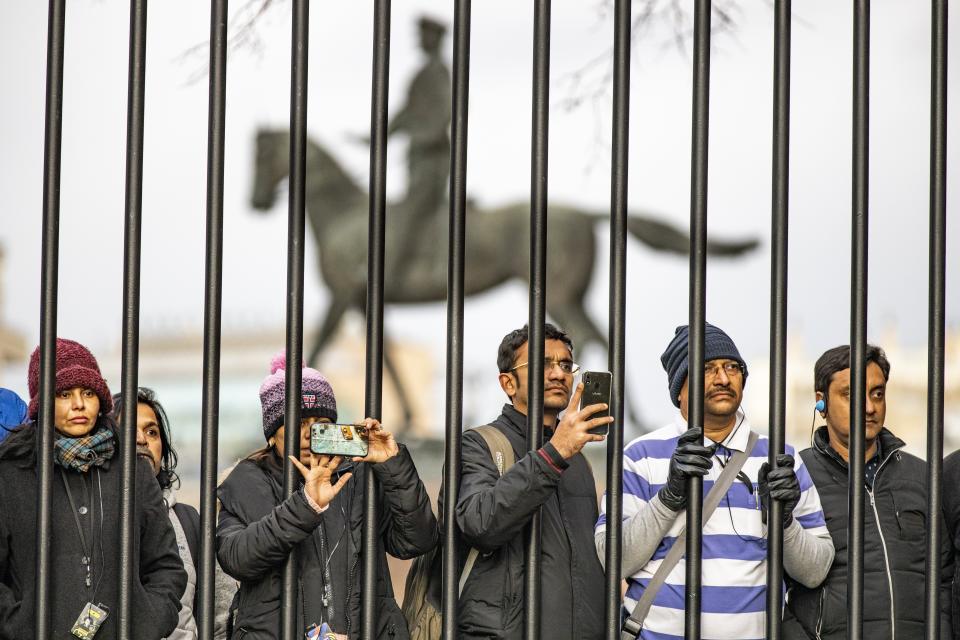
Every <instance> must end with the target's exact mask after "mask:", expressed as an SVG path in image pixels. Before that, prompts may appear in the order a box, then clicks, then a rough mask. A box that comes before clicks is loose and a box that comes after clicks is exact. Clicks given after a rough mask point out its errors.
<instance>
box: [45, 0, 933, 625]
mask: <svg viewBox="0 0 960 640" xmlns="http://www.w3.org/2000/svg"><path fill="white" fill-rule="evenodd" d="M930 4H931V9H932V22H931V24H932V51H931V103H930V104H931V107H930V109H931V112H930V123H931V124H930V230H929V240H930V270H929V292H930V296H929V311H928V314H929V333H928V335H929V365H928V367H929V373H928V375H929V378H928V385H929V387H928V395H927V398H928V404H927V443H928V444H927V460H928V465H929V466H928V468H929V477H928V486H929V488H930V489H929V497H928V504H927V517H928V519H929V518H932V517H935V514H937V513H938V512H939V511H940V508H941V490H940V476H941V470H942V460H941V458H942V453H943V402H944V319H945V271H946V259H945V254H946V141H947V138H946V128H947V108H946V107H947V105H946V101H947V1H946V0H932V1H931V3H930ZM146 5H147V2H146V0H132V1H131V12H130V16H131V17H130V57H129V90H128V119H127V172H126V217H125V220H126V224H125V235H124V238H125V240H124V247H125V252H124V286H123V291H124V300H123V316H124V324H123V350H122V385H123V388H124V389H132V388H136V386H137V354H138V333H139V327H138V321H139V269H140V218H141V215H140V214H141V193H142V177H143V114H144V103H145V97H144V72H145V67H146V59H145V43H146V34H147V24H146V16H147V11H146V9H147V6H146ZM550 5H551V3H550V0H536V2H535V18H534V24H535V29H534V34H533V46H534V68H533V82H532V88H533V116H532V117H533V134H532V141H531V147H532V150H531V207H530V228H531V245H530V294H529V301H530V311H529V323H530V341H529V353H530V357H529V362H530V376H529V380H530V388H529V398H530V403H529V405H530V406H529V409H530V415H529V424H530V431H529V434H528V445H529V447H530V448H531V449H537V448H539V447H540V445H541V442H542V438H543V430H542V426H541V425H542V412H543V408H542V399H543V349H544V342H543V336H544V333H543V331H544V329H543V326H544V321H545V296H546V285H547V283H546V260H547V237H548V228H547V226H548V211H547V193H548V185H547V145H548V140H549V135H548V107H549V77H550V64H549V59H550ZM64 9H65V0H50V12H49V22H48V25H49V31H48V45H47V47H48V48H47V96H46V121H45V140H44V149H45V155H44V187H43V188H44V193H43V238H42V245H43V246H42V285H41V286H42V303H41V323H40V336H41V337H40V344H41V350H40V354H41V360H40V362H41V366H40V399H41V411H40V418H41V419H40V423H39V427H40V434H39V443H40V452H39V456H38V464H39V487H40V493H39V505H38V516H37V580H36V603H37V618H36V637H38V638H46V637H49V636H50V629H51V627H50V612H51V605H52V603H51V601H50V599H49V585H50V580H51V576H52V575H53V574H52V571H51V543H50V541H51V534H52V532H51V515H50V500H51V480H52V477H53V456H52V450H53V448H52V441H53V410H52V409H53V397H54V394H53V392H52V391H53V388H54V372H55V349H54V343H55V336H56V321H57V256H58V223H59V209H60V201H59V187H60V147H61V110H62V100H63V60H64ZM852 9H853V11H854V79H853V88H852V89H853V96H854V101H853V200H852V214H851V223H852V230H853V233H852V238H853V243H852V248H851V270H850V271H851V294H850V298H851V318H850V344H851V347H852V364H853V366H852V367H851V380H852V396H853V397H854V398H859V399H860V401H859V402H854V403H852V426H853V427H854V428H852V430H851V431H852V439H851V446H850V451H851V464H850V478H851V482H850V494H849V500H850V509H849V513H850V521H849V539H850V544H849V559H848V562H849V566H850V571H849V584H848V597H849V612H848V634H849V635H848V637H850V638H853V639H859V638H860V637H861V635H862V620H863V513H864V511H863V510H864V483H863V477H864V457H863V452H864V429H865V409H864V403H863V398H864V396H865V365H864V362H865V361H864V354H865V345H866V318H867V315H866V314H867V276H868V271H867V257H868V248H867V232H868V202H869V199H868V188H867V187H868V183H867V177H868V157H869V156H868V146H867V145H868V137H869V136H868V134H869V122H868V113H869V108H868V107H869V59H870V58H869V54H870V52H869V35H870V29H869V11H870V3H869V0H854V1H853V3H852ZM308 10H309V2H308V0H293V25H292V31H293V40H292V53H291V95H290V181H289V194H290V195H289V222H288V225H289V226H288V271H287V360H286V362H287V369H286V381H287V382H286V384H287V387H286V391H287V400H286V416H287V420H288V421H292V422H293V423H296V422H298V421H299V416H300V400H299V394H298V393H296V390H297V389H298V388H299V386H300V380H301V373H300V368H299V366H298V364H299V363H300V362H301V360H302V352H303V276H304V227H305V210H304V189H305V160H306V118H307V47H308V35H309V34H308V28H307V25H308ZM470 10H471V2H470V0H455V26H454V56H453V60H454V65H453V105H452V108H453V121H452V147H451V159H450V166H451V172H450V217H449V234H450V242H449V258H448V309H447V326H448V334H447V379H446V398H447V405H446V406H447V410H446V454H445V472H444V482H445V483H446V486H447V487H448V490H447V491H446V494H445V503H444V506H445V509H444V512H445V514H446V519H445V522H444V530H443V537H444V546H443V581H444V585H443V594H444V595H443V614H444V623H443V632H444V637H445V638H449V639H452V638H455V637H456V633H457V583H458V571H459V566H458V555H457V551H458V550H457V548H456V532H457V529H456V520H455V517H454V513H455V508H454V507H455V501H456V496H457V488H458V483H459V471H460V442H461V440H460V434H461V431H462V427H463V425H462V413H463V411H462V390H463V333H464V321H463V304H464V303H463V301H464V286H463V282H464V262H465V261H464V245H465V236H466V234H467V233H468V231H469V230H468V229H467V228H466V219H465V210H466V176H467V129H468V127H467V115H468V109H467V105H468V96H469V86H470V82H469V68H470ZM711 10H712V7H711V2H710V0H695V17H694V25H695V31H694V36H693V49H694V57H693V89H694V91H693V122H692V126H693V138H692V140H693V144H692V152H691V194H690V228H691V240H690V278H689V280H690V292H689V308H690V318H689V321H690V327H691V341H690V345H691V347H690V356H689V358H690V366H689V389H690V392H689V393H690V398H691V399H692V403H691V406H690V413H689V417H690V420H689V421H690V423H691V424H700V423H702V420H703V393H704V378H703V372H704V369H703V358H704V318H705V312H706V228H707V174H708V167H707V145H708V140H709V132H708V120H709V95H710V40H711ZM614 15H615V21H614V37H613V42H614V47H613V51H614V62H613V70H614V71H613V135H612V140H613V145H612V158H613V163H612V172H611V204H610V209H611V216H610V225H611V240H610V242H611V246H610V295H609V299H610V325H609V335H610V345H611V346H610V353H609V367H610V370H611V371H612V372H613V374H614V375H613V379H614V389H613V399H612V403H611V404H612V415H613V416H614V418H615V422H614V425H613V427H612V428H611V430H610V437H609V439H608V445H607V446H608V451H607V461H608V465H607V488H608V492H607V504H606V512H607V517H608V520H607V522H608V525H607V532H606V537H607V539H606V562H605V566H606V567H607V580H606V589H605V595H606V606H605V612H606V637H607V638H608V639H610V640H613V639H615V638H618V637H619V619H620V583H621V576H620V571H619V567H620V550H621V549H620V545H621V542H620V541H621V514H622V504H621V503H622V486H621V474H622V451H623V415H624V386H623V379H624V360H625V357H624V353H625V352H624V346H625V307H626V235H627V231H626V213H627V175H628V173H627V150H628V137H629V136H628V133H629V103H630V45H631V3H630V1H629V0H616V2H615V10H614ZM774 23H775V28H774V34H773V35H774V43H775V46H774V51H775V58H774V79H775V82H774V109H773V133H774V135H773V175H772V223H771V225H772V226H771V228H772V260H771V278H770V283H771V313H770V318H771V321H770V322H771V327H770V329H771V330H770V335H771V338H770V353H771V384H770V415H769V422H770V426H771V432H770V443H771V444H770V454H769V455H770V459H769V461H770V464H771V466H775V464H776V455H777V454H778V453H781V452H783V450H784V441H785V435H784V422H785V420H784V417H785V395H786V394H785V378H786V356H785V353H786V303H787V265H788V260H787V233H788V229H789V225H788V194H789V181H788V175H789V132H790V116H789V104H790V37H791V30H790V24H791V2H790V0H777V1H776V3H775V20H774ZM389 52H390V0H376V1H375V19H374V28H373V54H374V55H373V60H374V63H373V77H372V82H373V99H372V104H371V136H370V139H371V142H372V144H371V151H370V209H369V262H368V292H367V304H366V311H367V362H366V372H367V375H366V414H367V415H369V416H371V417H374V418H378V417H379V416H380V412H381V389H382V356H383V300H384V290H383V287H384V284H383V283H384V277H383V270H384V233H385V208H386V190H385V187H386V160H385V159H386V133H387V132H386V123H387V87H388V77H389ZM226 55H227V0H212V1H211V21H210V67H209V68H210V76H209V78H210V79H209V93H210V98H209V128H208V131H209V138H208V159H207V170H208V173H207V223H206V227H207V242H206V275H205V278H206V279H205V283H206V285H205V312H204V347H203V350H204V365H203V381H204V382H203V423H202V424H203V433H202V442H203V445H202V463H201V483H202V491H201V506H200V512H201V523H202V537H201V549H200V554H199V556H200V557H199V566H198V572H197V573H198V579H199V586H198V588H199V594H200V595H199V602H200V612H199V613H200V616H199V619H200V621H201V623H202V624H201V627H200V637H201V638H203V639H204V640H210V639H211V638H212V637H213V615H212V614H213V606H214V596H213V581H214V578H213V576H214V562H215V555H216V554H215V546H214V545H215V538H214V529H215V524H216V523H215V513H216V510H215V498H214V496H215V489H216V460H217V431H218V413H219V378H220V361H219V358H220V319H221V282H222V246H223V175H224V163H225V158H224V133H225V129H226V122H225V86H226V73H227V65H226ZM291 390H294V393H291ZM135 402H136V396H135V395H133V394H124V407H123V411H122V415H123V424H122V432H123V433H124V436H125V437H124V439H123V447H122V455H121V458H122V464H123V492H122V501H121V518H120V523H119V526H120V528H121V546H120V549H119V553H120V557H121V562H120V566H121V567H122V568H123V570H122V571H121V574H120V576H119V593H120V601H119V607H118V609H119V611H117V613H116V615H117V618H118V620H119V637H120V638H122V639H124V640H129V639H130V638H131V616H132V615H133V613H134V612H132V611H131V589H130V585H131V584H132V580H133V579H134V576H133V575H132V567H133V563H132V562H131V561H130V559H131V555H132V552H133V548H134V546H133V534H134V532H133V522H134V520H133V518H132V517H130V514H131V513H132V510H133V497H134V473H133V470H134V459H135V454H136V450H135V433H136V423H135V419H136V418H135V416H136V410H135ZM297 437H298V434H297V431H296V430H288V431H287V433H286V447H287V450H294V449H296V448H297V447H298V444H297V442H296V438H297ZM368 471H369V470H368ZM294 474H295V470H294V468H293V467H292V466H291V463H290V462H289V461H287V462H286V469H285V474H284V491H285V493H286V495H289V494H290V493H291V492H292V491H293V488H294V487H295V475H294ZM375 492H376V486H375V483H374V479H373V477H372V474H368V477H367V484H366V495H365V496H364V501H365V514H366V515H365V521H364V533H363V545H364V553H363V556H364V563H363V568H362V576H363V577H362V585H363V594H364V597H363V599H362V619H361V623H362V624H361V637H364V638H372V637H375V635H376V633H375V629H376V622H377V621H376V610H375V608H374V598H373V597H370V596H372V595H373V594H374V592H375V591H374V590H375V585H376V575H375V572H376V564H375V553H374V550H375V547H376V532H377V518H378V514H377V510H376V499H375V498H376V493H375ZM689 496H690V499H689V504H690V506H689V509H688V512H687V531H688V532H689V535H688V538H687V564H686V567H687V570H686V589H687V596H686V616H685V625H686V633H685V635H686V638H688V639H696V638H699V637H700V631H699V630H700V582H701V566H700V561H701V544H702V539H701V525H702V522H701V521H702V512H701V501H702V481H701V480H700V479H695V480H691V481H690V487H689ZM781 508H782V505H780V504H778V503H776V502H774V503H773V505H772V506H771V511H772V513H771V516H770V517H771V518H772V519H773V520H772V521H774V522H776V521H779V518H780V513H779V511H780V509H781ZM927 524H928V526H927V564H926V616H925V617H926V621H927V623H926V625H927V626H926V637H927V638H928V639H929V640H935V639H937V638H939V637H940V630H939V624H940V616H939V615H938V611H939V602H938V600H939V588H938V585H939V583H940V572H941V568H940V561H939V558H938V555H937V549H938V548H939V545H940V530H939V527H938V526H936V525H935V524H934V523H932V522H930V521H929V520H928V523H927ZM769 536H770V537H769V545H768V563H767V568H768V579H767V583H768V585H773V587H772V588H768V589H767V630H766V634H767V637H768V638H779V637H780V624H779V619H780V611H781V610H782V606H783V598H782V592H781V589H780V587H779V585H780V584H781V583H782V578H783V567H782V559H783V556H782V553H783V549H782V544H783V540H782V531H780V530H779V529H778V528H777V527H771V528H770V533H769ZM539 567H540V522H539V518H534V519H533V521H532V522H531V524H530V526H529V528H528V531H527V545H526V561H525V568H526V577H525V588H524V595H525V602H526V606H525V625H524V636H525V638H527V639H528V640H539V638H540V617H539V606H538V604H539V602H540V589H541V585H540V575H539ZM296 581H297V575H296V562H295V559H294V558H292V557H291V558H290V560H288V562H287V564H286V565H285V568H284V573H283V589H282V601H283V605H282V608H283V611H284V615H283V618H282V637H283V639H284V640H292V639H293V638H296V637H299V636H298V630H297V629H296V628H295V626H296V625H295V622H296V620H295V606H292V605H291V603H293V602H294V601H295V593H296V592H295V588H296Z"/></svg>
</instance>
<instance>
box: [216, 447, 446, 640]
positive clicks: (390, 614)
mask: <svg viewBox="0 0 960 640" xmlns="http://www.w3.org/2000/svg"><path fill="white" fill-rule="evenodd" d="M364 471H365V469H364V464H360V465H357V467H356V468H355V469H354V475H353V477H352V478H351V479H350V480H349V481H348V483H347V485H346V486H345V487H344V489H343V490H342V491H341V492H340V493H339V494H337V497H336V498H334V500H333V502H331V503H330V505H329V507H328V508H327V509H326V510H325V511H324V512H323V513H322V514H317V513H316V512H315V511H314V510H313V509H312V508H311V507H310V505H309V504H308V503H307V500H306V497H305V496H304V495H303V492H302V489H301V490H300V491H297V492H296V493H294V494H293V495H292V496H291V497H290V498H288V499H286V500H282V499H281V496H282V491H283V475H282V469H281V467H280V465H279V463H276V462H269V461H266V460H265V461H262V462H260V463H257V462H253V461H251V460H244V461H242V462H240V463H239V464H238V465H237V466H236V468H235V469H234V470H233V471H232V472H231V473H230V475H229V476H228V477H227V479H226V480H225V481H224V482H223V484H222V485H220V488H219V489H218V492H217V494H218V497H219V498H220V504H221V510H220V518H219V523H218V526H217V558H218V559H219V561H220V566H221V567H223V570H224V571H225V572H226V573H227V574H228V575H230V576H233V577H234V578H236V579H237V580H239V581H240V593H239V596H238V597H239V600H238V605H239V606H238V610H237V617H236V621H235V623H234V634H233V638H235V639H240V638H243V639H247V640H252V639H267V638H270V639H273V638H278V637H279V635H280V631H279V629H280V585H281V575H282V570H283V563H284V561H285V560H286V558H287V556H288V555H289V553H290V551H291V550H292V549H294V548H295V547H296V548H297V550H298V551H299V557H300V573H299V575H300V584H299V589H298V591H299V594H300V595H299V598H298V603H297V620H298V624H299V625H300V627H299V628H300V629H301V630H303V629H305V628H306V627H307V626H309V625H310V624H312V623H316V624H318V625H319V624H320V623H321V621H326V622H329V623H330V626H331V628H333V630H334V631H336V632H337V633H343V634H347V635H349V636H350V638H359V637H360V595H361V594H360V592H361V573H362V567H361V562H360V560H361V552H362V537H361V536H362V532H363V494H364V485H365V480H364V477H365V473H364ZM373 471H374V474H375V475H376V477H377V480H379V484H380V491H379V496H380V499H379V503H380V511H379V514H380V537H379V539H378V545H377V546H378V548H377V564H378V569H377V603H378V607H377V625H378V626H377V629H378V631H377V635H376V638H378V639H380V640H407V638H408V632H407V628H406V625H405V623H404V620H403V616H402V615H401V613H400V608H399V607H398V606H397V603H396V600H395V599H394V595H393V586H392V583H391V581H390V572H389V570H388V568H387V558H386V555H385V551H386V552H389V553H390V554H391V555H393V556H396V557H397V558H401V559H408V558H413V557H415V556H418V555H421V554H423V553H426V552H427V551H429V550H431V549H432V548H433V547H434V546H435V545H436V542H437V522H436V519H435V517H434V515H433V511H432V510H431V508H430V500H429V498H428V497H427V492H426V489H424V487H423V483H422V482H421V481H420V478H419V476H418V475H417V470H416V468H415V467H414V464H413V460H412V459H411V458H410V454H409V452H408V451H407V449H406V447H404V446H403V445H400V453H399V454H397V455H396V456H394V457H393V458H391V459H390V460H387V461H386V462H383V463H380V464H375V465H373ZM321 558H325V559H326V560H325V561H324V560H321ZM325 565H326V568H328V570H329V576H330V589H331V592H329V593H327V594H325V592H324V585H325V584H326V577H325V576H326V575H327V571H325ZM325 595H327V596H328V604H327V605H326V606H325V605H324V604H323V599H324V596H325ZM331 614H332V615H331Z"/></svg>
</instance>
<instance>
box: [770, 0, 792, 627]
mask: <svg viewBox="0 0 960 640" xmlns="http://www.w3.org/2000/svg"><path fill="white" fill-rule="evenodd" d="M790 19H791V0H777V4H776V8H775V10H774V38H773V40H774V45H773V48H774V52H773V84H774V89H773V202H772V212H773V215H772V221H771V224H772V229H771V236H770V237H771V238H772V242H771V245H772V246H771V249H772V250H773V253H772V255H771V258H770V374H771V375H770V417H769V425H770V450H769V458H768V462H769V464H770V468H771V469H775V468H776V467H777V455H778V454H782V453H783V452H784V443H785V441H786V434H785V430H786V405H787V397H786V384H787V377H786V376H787V267H788V263H787V253H788V246H789V245H788V242H787V236H788V227H787V222H788V220H789V210H790V202H789V196H790V35H791V32H790ZM782 520H783V504H782V503H781V502H780V501H778V500H771V501H770V514H769V518H768V519H767V522H768V525H769V526H768V529H767V621H766V625H767V640H780V619H781V617H782V615H783V613H782V612H783V527H781V526H780V522H782Z"/></svg>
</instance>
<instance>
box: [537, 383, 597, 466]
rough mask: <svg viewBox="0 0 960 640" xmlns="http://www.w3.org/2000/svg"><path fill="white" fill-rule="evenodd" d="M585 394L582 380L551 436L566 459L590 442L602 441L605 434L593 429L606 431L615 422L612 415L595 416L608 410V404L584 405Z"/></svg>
mask: <svg viewBox="0 0 960 640" xmlns="http://www.w3.org/2000/svg"><path fill="white" fill-rule="evenodd" d="M583 394H584V385H583V382H581V383H580V384H578V385H577V389H576V391H574V392H573V397H572V398H570V404H568V405H567V409H566V410H565V411H564V412H563V417H562V418H561V419H560V423H559V424H558V425H557V428H556V430H555V431H554V432H553V436H552V437H551V438H550V444H552V445H553V447H554V448H555V449H556V450H557V453H559V454H560V455H561V456H563V458H564V459H568V458H571V457H573V456H575V455H576V454H577V453H579V452H580V450H581V449H583V447H584V445H586V444H587V443H588V442H602V441H603V439H604V436H603V435H602V434H599V433H593V430H595V429H602V430H603V432H604V433H606V429H607V425H608V424H610V423H611V422H613V418H611V417H610V416H600V417H595V414H599V413H601V412H603V411H605V410H607V405H606V404H592V405H587V406H583V405H582V404H581V398H582V396H583ZM579 407H583V408H579Z"/></svg>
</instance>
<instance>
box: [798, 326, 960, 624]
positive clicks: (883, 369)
mask: <svg viewBox="0 0 960 640" xmlns="http://www.w3.org/2000/svg"><path fill="white" fill-rule="evenodd" d="M866 374H867V375H866V392H867V398H866V435H865V439H864V444H865V457H866V474H865V475H866V490H867V499H866V503H867V504H866V516H865V518H864V555H863V566H864V572H863V573H864V575H863V584H864V594H863V602H864V605H865V606H864V608H863V617H864V619H863V637H865V638H875V639H880V640H882V639H884V638H890V639H891V640H893V638H896V639H897V640H911V639H914V638H916V639H918V640H919V639H920V638H925V637H926V636H925V635H924V585H925V580H924V574H925V559H926V547H925V542H926V510H927V509H926V507H927V497H926V496H927V472H926V463H924V462H923V461H922V460H920V459H919V458H917V457H915V456H912V455H910V454H908V453H906V452H904V451H902V449H903V446H904V443H903V441H902V440H900V439H899V438H897V437H896V436H895V435H893V433H891V432H890V431H889V430H887V429H885V428H884V426H883V423H884V418H885V414H886V386H887V380H888V379H889V376H890V363H889V361H888V360H887V357H886V355H885V354H884V352H883V350H882V349H880V348H879V347H875V346H873V345H867V370H866ZM814 384H815V389H816V397H817V405H816V410H817V411H819V412H820V415H821V416H823V417H824V418H825V419H826V422H827V424H826V426H824V427H820V429H818V430H817V432H816V433H815V434H814V439H813V446H812V447H811V448H809V449H806V450H805V451H802V452H801V453H800V456H801V457H802V458H803V461H804V463H805V464H806V465H807V468H808V469H809V470H810V475H811V476H812V477H813V481H814V483H815V484H816V486H817V490H818V491H819V492H820V501H821V503H822V505H823V513H824V516H825V517H826V520H827V528H828V529H829V530H830V535H831V536H832V537H833V543H834V546H835V547H836V556H835V558H834V561H833V566H832V567H831V568H830V573H829V574H828V575H827V579H826V580H825V581H824V582H823V584H822V585H821V586H820V587H819V588H817V589H806V588H804V587H802V586H800V585H793V586H792V587H791V589H790V593H789V595H788V599H787V611H786V613H785V615H784V637H785V638H790V639H793V638H822V639H824V640H827V639H832V638H836V639H839V638H846V637H847V628H846V627H847V609H848V604H847V524H848V503H847V496H848V489H847V484H848V478H847V476H848V460H849V445H850V347H849V346H840V347H835V348H833V349H830V350H829V351H827V352H826V353H824V354H823V355H822V356H820V359H819V360H817V363H816V365H815V367H814ZM821 401H822V404H821ZM937 516H938V517H937V520H938V523H939V526H940V527H943V518H942V516H941V514H937ZM943 541H944V545H943V548H942V549H941V557H942V563H943V579H942V582H941V596H940V598H941V599H940V606H941V615H940V626H941V629H940V637H941V638H943V639H944V640H946V639H947V638H950V637H951V620H950V609H951V603H950V583H951V581H952V578H953V560H952V550H951V548H950V541H949V539H948V538H947V536H946V535H945V534H944V535H943Z"/></svg>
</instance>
